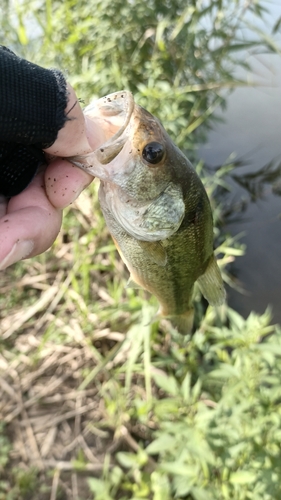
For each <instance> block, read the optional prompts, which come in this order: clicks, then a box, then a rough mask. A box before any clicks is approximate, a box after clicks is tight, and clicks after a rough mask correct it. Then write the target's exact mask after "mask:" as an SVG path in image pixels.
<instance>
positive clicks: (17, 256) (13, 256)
mask: <svg viewBox="0 0 281 500" xmlns="http://www.w3.org/2000/svg"><path fill="white" fill-rule="evenodd" d="M33 248H34V242H33V241H32V240H24V241H18V242H17V243H15V244H14V246H13V248H12V250H11V251H10V252H9V253H8V255H6V257H5V258H4V259H3V260H2V261H1V262H0V271H3V270H4V269H6V267H9V266H11V265H12V264H14V263H15V262H18V261H19V260H22V259H24V258H25V257H28V255H29V254H30V253H31V252H32V250H33Z"/></svg>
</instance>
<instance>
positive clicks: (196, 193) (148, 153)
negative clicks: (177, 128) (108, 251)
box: [75, 96, 225, 333]
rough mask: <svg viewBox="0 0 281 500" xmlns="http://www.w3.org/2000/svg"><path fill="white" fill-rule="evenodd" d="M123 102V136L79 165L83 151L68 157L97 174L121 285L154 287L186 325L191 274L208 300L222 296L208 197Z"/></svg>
mask: <svg viewBox="0 0 281 500" xmlns="http://www.w3.org/2000/svg"><path fill="white" fill-rule="evenodd" d="M128 98H129V99H130V96H129V97H128ZM114 105H115V106H116V103H115V104H114ZM130 106H131V108H132V111H131V115H130V117H129V118H127V121H128V124H127V126H126V127H124V134H123V139H122V134H119V136H118V140H115V136H113V137H112V138H110V139H109V140H108V142H107V143H106V145H105V147H103V148H101V150H100V152H99V153H98V155H97V158H98V160H97V159H96V158H94V157H92V158H91V159H88V163H87V165H88V166H87V167H85V163H84V164H83V159H82V160H81V159H80V161H81V163H80V164H79V163H77V161H76V163H75V164H78V166H80V167H82V168H84V169H87V170H88V171H90V172H91V173H92V174H93V175H96V176H97V177H99V178H100V189H99V200H100V205H101V209H102V212H103V215H104V217H105V220H106V224H107V226H108V229H109V231H110V233H111V235H112V237H113V239H114V241H115V244H116V247H117V249H118V251H119V253H120V255H121V257H122V259H123V261H124V262H125V264H126V266H127V267H128V269H129V271H130V275H131V277H130V282H129V286H134V287H135V286H139V287H141V288H144V289H145V290H148V291H149V292H150V293H152V294H153V295H155V297H156V298H157V299H158V301H159V304H160V310H159V313H160V314H161V315H162V316H165V317H168V318H170V319H171V321H172V323H173V324H174V325H175V326H176V327H177V328H178V330H179V331H180V332H181V333H189V332H190V331H191V329H192V324H193V306H192V293H193V288H194V283H195V282H196V281H198V285H199V287H200V289H201V291H202V293H203V295H204V296H205V297H206V299H207V300H208V301H209V303H210V304H211V305H220V304H221V303H223V301H224V298H225V292H224V287H223V282H222V278H221V275H220V271H219V269H218V266H217V263H216V261H215V258H214V254H213V222H212V213H211V207H210V203H209V200H208V197H207V194H206V191H205V189H204V186H203V184H202V182H201V180H200V179H199V177H198V175H197V174H196V172H195V170H194V169H193V167H192V165H191V163H190V162H189V160H188V159H187V158H186V157H185V156H184V154H183V153H182V152H181V151H180V150H179V149H178V148H177V146H175V144H174V143H173V142H172V140H171V139H170V137H169V135H168V134H167V132H166V131H165V129H164V128H163V126H162V124H161V123H160V122H159V121H158V120H157V119H156V118H155V117H154V116H153V115H151V114H150V113H149V112H148V111H146V110H144V109H143V108H141V107H140V106H138V105H136V104H134V105H132V104H131V103H130ZM109 114H110V113H107V119H108V116H109ZM115 116H116V115H115ZM117 135H118V133H117ZM90 160H91V161H90Z"/></svg>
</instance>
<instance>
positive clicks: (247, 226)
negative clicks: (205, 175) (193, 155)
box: [199, 55, 281, 323]
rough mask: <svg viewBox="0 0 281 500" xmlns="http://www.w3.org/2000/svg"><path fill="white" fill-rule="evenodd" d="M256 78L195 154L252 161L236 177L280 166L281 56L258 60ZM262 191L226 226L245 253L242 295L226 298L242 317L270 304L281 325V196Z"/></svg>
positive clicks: (215, 160)
mask: <svg viewBox="0 0 281 500" xmlns="http://www.w3.org/2000/svg"><path fill="white" fill-rule="evenodd" d="M255 74H256V76H257V75H262V80H260V81H262V86H259V87H257V88H239V89H237V90H235V91H234V93H233V94H232V95H231V96H230V97H229V98H228V107H227V110H226V112H220V114H221V116H222V117H223V118H224V120H225V123H224V124H218V125H216V126H215V128H214V130H213V131H212V132H211V133H210V134H209V140H208V143H207V144H206V145H204V146H202V147H200V149H199V156H200V157H201V158H202V159H204V161H205V162H206V163H207V164H209V165H220V164H222V163H223V162H225V160H226V159H227V158H228V157H229V155H230V154H231V153H233V152H235V153H236V155H237V158H239V159H242V160H243V159H245V160H247V162H250V163H249V165H248V166H247V167H243V169H240V168H239V172H240V173H242V172H249V171H250V172H257V171H258V169H260V168H261V167H263V166H264V165H266V164H267V163H269V162H270V161H271V160H276V163H278V162H279V163H281V58H280V56H277V55H271V56H266V57H260V58H259V59H256V60H255ZM280 183H281V179H280ZM280 186H281V184H280ZM280 191H281V189H280ZM264 193H265V194H264V197H263V199H261V200H258V201H257V202H256V203H250V204H249V206H248V208H247V210H246V212H245V214H244V215H243V216H242V220H241V221H239V222H235V223H232V224H229V225H228V227H227V229H228V230H229V231H231V233H232V234H233V235H235V234H238V233H240V232H241V231H245V236H244V237H243V238H242V241H243V242H244V243H245V244H246V246H247V251H246V255H245V256H243V257H238V258H237V259H236V261H235V265H234V271H235V273H236V274H237V277H238V279H239V280H240V282H241V283H242V285H243V287H244V289H245V294H243V295H242V294H240V293H238V292H235V291H233V290H228V297H229V303H230V305H231V306H232V307H233V308H234V309H236V310H237V311H239V312H240V313H241V314H242V315H243V316H244V317H247V315H248V314H249V313H250V311H252V310H254V311H256V312H259V313H262V312H264V310H265V309H266V307H267V306H268V305H270V306H271V307H272V311H273V321H274V322H279V323H281V307H280V305H281V218H280V214H281V197H280V196H277V195H274V194H273V193H272V188H271V186H270V184H266V185H264ZM233 195H234V196H235V198H236V199H239V198H242V197H246V196H247V193H246V191H245V190H244V189H243V188H241V187H238V186H237V185H235V184H233V194H232V196H233Z"/></svg>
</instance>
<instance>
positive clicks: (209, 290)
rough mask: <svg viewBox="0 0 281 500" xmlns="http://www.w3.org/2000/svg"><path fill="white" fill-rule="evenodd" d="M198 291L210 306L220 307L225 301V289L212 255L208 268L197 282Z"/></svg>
mask: <svg viewBox="0 0 281 500" xmlns="http://www.w3.org/2000/svg"><path fill="white" fill-rule="evenodd" d="M197 283H198V286H199V289H200V291H201V293H202V295H204V297H205V298H206V299H207V301H208V302H209V304H210V305H211V306H220V305H221V304H223V302H224V301H225V289H224V286H223V281H222V277H221V273H220V270H219V268H218V265H217V261H216V259H215V257H214V255H213V256H212V257H211V259H210V261H209V264H208V267H207V269H206V271H205V273H204V274H202V276H200V278H198V280H197Z"/></svg>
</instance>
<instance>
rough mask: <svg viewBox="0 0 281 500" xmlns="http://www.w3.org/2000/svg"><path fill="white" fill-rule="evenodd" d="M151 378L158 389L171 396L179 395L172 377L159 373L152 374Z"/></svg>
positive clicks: (178, 389)
mask: <svg viewBox="0 0 281 500" xmlns="http://www.w3.org/2000/svg"><path fill="white" fill-rule="evenodd" d="M152 377H153V379H154V381H155V383H156V384H157V385H158V387H159V388H160V389H162V390H163V391H165V392H166V393H168V394H172V395H173V396H177V395H179V393H180V388H179V386H178V383H177V381H176V379H175V378H174V377H172V376H170V375H164V374H163V375H162V374H159V373H153V374H152Z"/></svg>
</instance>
